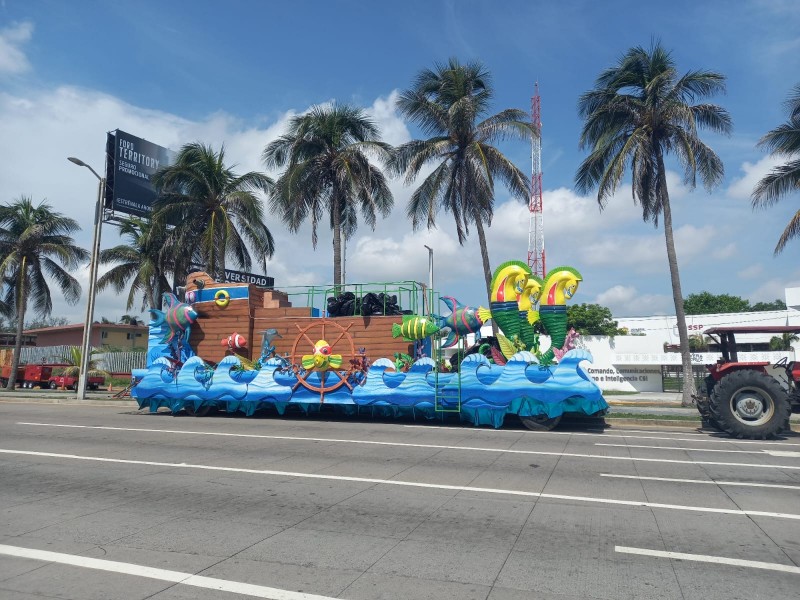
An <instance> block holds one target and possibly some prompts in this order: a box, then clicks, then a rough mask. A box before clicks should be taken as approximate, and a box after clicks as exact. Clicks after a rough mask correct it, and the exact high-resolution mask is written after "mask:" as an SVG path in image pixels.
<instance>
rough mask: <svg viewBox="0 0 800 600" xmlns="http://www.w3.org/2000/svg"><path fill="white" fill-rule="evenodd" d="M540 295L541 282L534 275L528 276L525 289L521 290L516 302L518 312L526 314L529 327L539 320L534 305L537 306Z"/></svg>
mask: <svg viewBox="0 0 800 600" xmlns="http://www.w3.org/2000/svg"><path fill="white" fill-rule="evenodd" d="M541 295H542V280H541V279H539V277H537V276H536V275H529V276H528V280H527V281H526V282H525V288H524V289H523V290H522V295H520V297H519V300H518V301H517V304H518V305H519V311H520V312H524V313H526V314H527V321H528V324H529V325H533V324H534V323H536V321H538V320H539V311H538V310H536V305H537V304H539V297H540V296H541Z"/></svg>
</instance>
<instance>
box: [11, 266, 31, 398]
mask: <svg viewBox="0 0 800 600" xmlns="http://www.w3.org/2000/svg"><path fill="white" fill-rule="evenodd" d="M25 270H26V264H25V258H23V259H22V266H21V268H20V270H19V285H18V286H17V298H16V303H17V306H16V309H17V339H16V340H15V341H14V354H13V356H12V358H11V373H9V375H8V384H7V385H6V389H7V390H13V389H14V387H16V385H17V368H18V367H19V355H20V354H21V353H22V332H23V331H24V330H25V304H26V303H27V298H26V297H25V295H26V290H25Z"/></svg>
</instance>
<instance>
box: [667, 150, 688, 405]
mask: <svg viewBox="0 0 800 600" xmlns="http://www.w3.org/2000/svg"><path fill="white" fill-rule="evenodd" d="M658 161H659V164H658V177H659V179H660V180H661V181H660V186H659V187H660V188H661V190H662V198H661V206H662V208H663V212H664V237H665V238H666V242H667V262H668V263H669V276H670V279H671V280H672V300H673V301H674V302H675V318H676V320H677V322H678V323H677V327H678V339H679V340H680V344H681V363H682V364H683V396H682V398H681V406H692V404H693V400H692V396H693V395H694V394H695V391H696V390H695V387H694V373H693V371H692V358H691V353H690V349H689V333H688V330H687V329H686V312H685V311H684V309H683V292H682V291H681V278H680V274H679V273H678V257H677V255H676V254H675V239H674V237H673V234H672V209H671V208H670V205H669V192H668V191H667V181H666V175H665V170H664V161H663V158H662V157H661V156H659V157H658Z"/></svg>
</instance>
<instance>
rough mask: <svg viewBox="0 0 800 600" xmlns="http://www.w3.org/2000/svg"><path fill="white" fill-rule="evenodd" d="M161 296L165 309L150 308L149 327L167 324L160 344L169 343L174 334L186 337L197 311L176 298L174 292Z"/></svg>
mask: <svg viewBox="0 0 800 600" xmlns="http://www.w3.org/2000/svg"><path fill="white" fill-rule="evenodd" d="M162 298H163V304H164V305H165V306H166V307H167V310H166V311H162V310H158V309H155V308H151V309H150V315H151V317H152V320H151V321H150V327H151V328H153V327H159V326H160V325H162V324H164V323H166V324H167V326H168V327H169V331H168V332H167V333H166V334H165V335H164V339H162V340H161V343H162V344H169V343H170V342H172V340H173V339H174V338H175V337H176V336H178V337H179V338H183V337H184V336H185V337H186V338H188V337H189V335H188V333H189V331H190V328H191V325H192V323H194V322H195V321H197V317H198V315H197V313H196V312H195V311H194V309H193V308H192V307H191V306H190V305H188V304H186V303H184V302H181V301H180V300H178V298H177V297H176V296H175V294H171V293H169V292H165V293H164V295H163V296H162Z"/></svg>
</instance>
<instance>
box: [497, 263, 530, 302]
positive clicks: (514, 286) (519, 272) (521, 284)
mask: <svg viewBox="0 0 800 600" xmlns="http://www.w3.org/2000/svg"><path fill="white" fill-rule="evenodd" d="M530 274H531V270H530V267H528V265H526V264H525V263H523V262H520V261H509V262H508V263H505V264H503V265H500V267H498V269H497V270H496V271H495V273H494V277H493V278H492V296H491V300H492V302H510V301H512V300H517V298H519V296H520V294H522V292H523V290H524V289H525V283H526V281H527V280H528V277H530Z"/></svg>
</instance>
